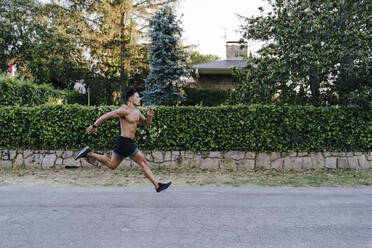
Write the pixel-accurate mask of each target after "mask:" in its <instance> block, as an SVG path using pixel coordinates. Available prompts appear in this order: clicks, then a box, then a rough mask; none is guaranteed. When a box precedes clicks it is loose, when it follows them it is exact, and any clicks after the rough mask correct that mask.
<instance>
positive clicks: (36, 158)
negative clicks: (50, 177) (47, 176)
mask: <svg viewBox="0 0 372 248" xmlns="http://www.w3.org/2000/svg"><path fill="white" fill-rule="evenodd" d="M43 158H44V156H43V155H42V154H37V153H35V154H33V155H32V156H30V157H28V158H26V159H25V161H24V163H25V168H41V163H42V162H43Z"/></svg>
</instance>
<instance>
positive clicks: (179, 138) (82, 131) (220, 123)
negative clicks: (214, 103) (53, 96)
mask: <svg viewBox="0 0 372 248" xmlns="http://www.w3.org/2000/svg"><path fill="white" fill-rule="evenodd" d="M114 108H116V107H114V106H104V107H87V106H80V105H46V106H37V107H1V108H0V148H3V149H4V148H7V149H16V148H17V149H18V148H23V149H46V150H49V149H50V150H54V149H57V150H58V149H61V150H65V149H79V148H81V147H83V146H85V145H90V146H91V147H93V148H94V149H100V150H111V149H113V146H114V142H115V138H116V137H117V136H118V135H119V121H118V120H110V121H108V122H106V123H104V124H102V126H100V127H99V128H98V135H97V136H95V135H88V134H87V133H86V128H87V127H88V126H89V125H90V124H91V123H92V122H93V121H94V120H96V119H97V118H98V117H99V116H100V115H102V114H104V113H105V112H107V111H110V110H112V109H114ZM141 111H143V112H144V114H146V113H145V112H146V110H145V109H141ZM136 142H137V144H138V146H139V147H140V148H141V149H143V150H194V151H197V150H199V151H208V150H225V151H227V150H246V151H254V152H270V151H278V152H290V151H304V152H315V151H370V150H371V146H372V113H371V111H369V112H366V111H360V110H358V109H342V108H334V107H326V108H315V107H303V106H228V107H222V106H221V107H156V108H155V115H154V118H153V123H152V124H151V126H150V127H149V128H144V127H142V126H139V129H138V130H137V136H136Z"/></svg>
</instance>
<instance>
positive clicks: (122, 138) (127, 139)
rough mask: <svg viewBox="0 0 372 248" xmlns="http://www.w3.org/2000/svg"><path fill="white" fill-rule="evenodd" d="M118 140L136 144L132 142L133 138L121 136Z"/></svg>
mask: <svg viewBox="0 0 372 248" xmlns="http://www.w3.org/2000/svg"><path fill="white" fill-rule="evenodd" d="M118 139H121V140H126V141H129V142H132V143H134V140H132V139H131V138H128V137H123V136H119V137H118Z"/></svg>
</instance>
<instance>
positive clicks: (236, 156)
mask: <svg viewBox="0 0 372 248" xmlns="http://www.w3.org/2000/svg"><path fill="white" fill-rule="evenodd" d="M223 157H224V158H227V159H233V160H242V159H244V157H245V152H241V151H230V152H226V153H225V154H224V155H223Z"/></svg>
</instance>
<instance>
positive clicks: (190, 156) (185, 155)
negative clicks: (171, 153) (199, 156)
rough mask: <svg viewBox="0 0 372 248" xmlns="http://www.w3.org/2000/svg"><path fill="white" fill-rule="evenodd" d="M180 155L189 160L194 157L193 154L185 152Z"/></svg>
mask: <svg viewBox="0 0 372 248" xmlns="http://www.w3.org/2000/svg"><path fill="white" fill-rule="evenodd" d="M181 155H182V156H183V157H185V158H189V159H192V158H193V157H194V152H190V151H185V152H183V154H182V153H181Z"/></svg>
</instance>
